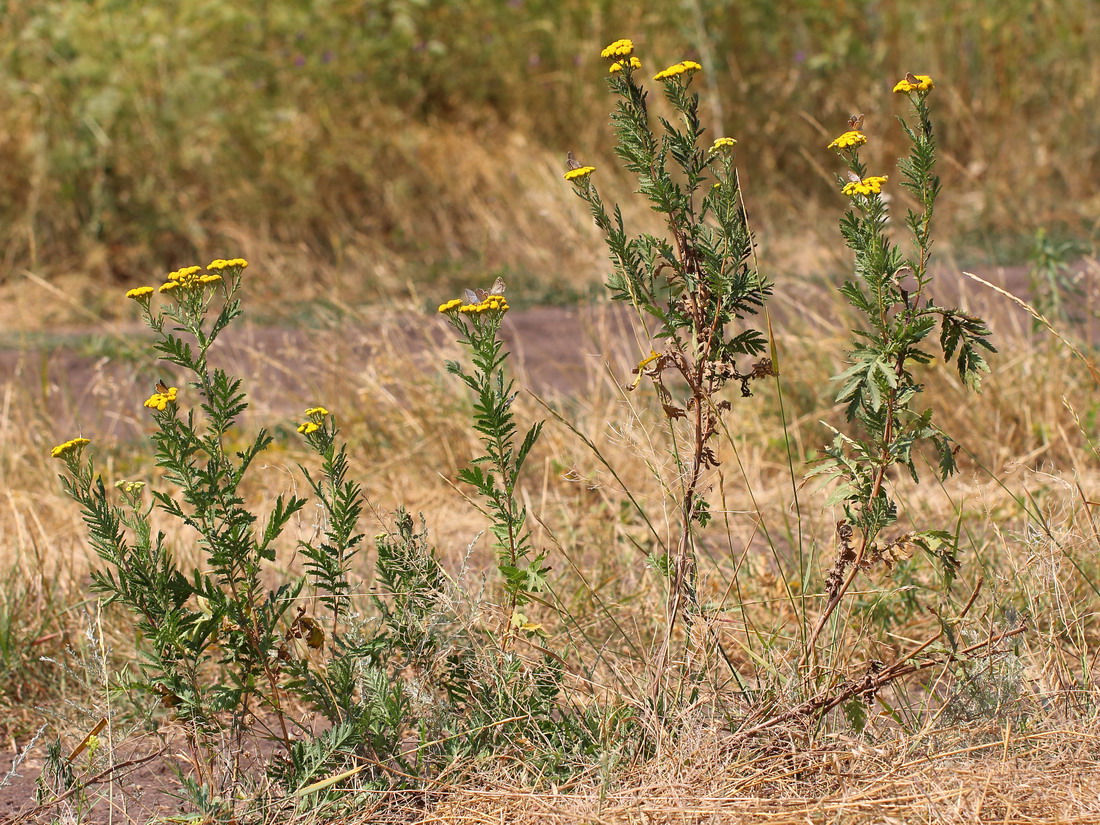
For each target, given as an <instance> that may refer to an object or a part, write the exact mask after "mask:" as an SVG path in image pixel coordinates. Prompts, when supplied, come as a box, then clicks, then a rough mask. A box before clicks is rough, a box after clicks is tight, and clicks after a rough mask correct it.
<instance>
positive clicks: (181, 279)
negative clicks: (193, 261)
mask: <svg viewBox="0 0 1100 825" xmlns="http://www.w3.org/2000/svg"><path fill="white" fill-rule="evenodd" d="M200 272H202V267H201V266H185V267H184V268H183V269H177V270H176V271H175V272H169V273H168V274H167V275H166V276H165V283H164V285H163V286H162V287H161V288H160V291H161V292H171V291H172V290H173V289H176V288H177V287H180V288H183V289H195V288H196V287H199V286H202V281H201V280H200V279H199V273H200ZM169 284H174V286H168V285H169ZM166 287H167V288H166Z"/></svg>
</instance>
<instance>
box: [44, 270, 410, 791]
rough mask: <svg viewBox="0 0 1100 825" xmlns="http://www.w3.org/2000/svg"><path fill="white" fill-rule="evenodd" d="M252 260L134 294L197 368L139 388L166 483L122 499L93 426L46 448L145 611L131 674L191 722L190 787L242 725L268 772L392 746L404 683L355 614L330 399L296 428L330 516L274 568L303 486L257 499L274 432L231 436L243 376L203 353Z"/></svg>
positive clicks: (352, 515) (349, 514) (228, 313)
mask: <svg viewBox="0 0 1100 825" xmlns="http://www.w3.org/2000/svg"><path fill="white" fill-rule="evenodd" d="M246 267H247V262H246V261H244V260H243V259H240V258H236V259H232V260H222V259H219V260H216V261H213V262H212V263H211V264H210V265H209V266H208V267H206V268H205V269H202V268H200V267H197V266H193V267H186V268H184V269H180V270H177V271H175V272H172V273H170V274H169V275H168V277H167V279H166V280H165V282H164V284H163V285H161V286H160V287H159V289H157V290H154V289H153V288H152V287H139V288H137V289H132V290H130V291H129V292H128V293H127V297H129V298H130V299H132V300H134V301H136V302H137V303H138V304H139V306H140V308H141V311H142V314H143V316H144V319H145V321H146V323H147V324H148V325H149V327H150V328H151V329H152V330H153V331H154V333H155V336H156V337H155V342H154V344H153V346H154V348H155V350H156V351H157V352H158V353H159V354H160V359H161V361H162V362H163V363H164V364H165V365H166V367H167V369H168V370H169V371H171V372H173V373H176V374H182V375H185V376H186V377H187V381H186V384H185V385H183V386H179V387H177V386H169V385H168V384H167V383H166V382H163V381H160V382H158V383H157V386H156V388H155V392H153V393H152V395H150V396H149V398H148V399H146V400H145V402H144V406H145V407H146V408H147V409H148V410H149V414H150V415H151V417H152V421H153V424H154V425H155V430H154V432H153V435H152V442H153V446H154V450H155V461H156V465H157V466H158V467H159V468H160V470H161V478H160V481H158V483H157V484H155V485H149V487H148V488H146V484H145V483H144V482H140V481H121V482H119V483H118V484H116V485H115V486H116V487H117V493H116V494H115V495H117V496H118V498H117V499H116V498H115V495H112V493H111V492H110V491H109V490H108V488H107V487H106V485H105V484H104V482H103V479H102V477H101V476H100V475H99V474H97V473H96V471H95V469H94V467H93V464H92V461H91V460H90V458H89V457H88V456H87V449H88V444H89V440H88V439H86V438H75V439H71V440H69V441H66V442H64V443H62V444H59V445H58V446H57V447H55V448H54V450H53V455H54V457H55V458H57V459H58V460H60V461H63V462H64V464H65V467H66V470H67V472H66V473H65V474H64V475H63V476H62V480H63V483H64V485H65V488H66V490H67V492H68V493H69V494H70V495H71V496H72V497H73V498H74V499H75V500H76V501H77V502H78V503H79V504H80V506H81V507H82V509H83V513H84V520H85V522H86V524H87V525H88V529H89V532H90V537H91V542H92V545H93V547H94V549H95V551H96V552H97V554H98V555H99V557H100V559H101V560H102V561H103V562H104V564H105V567H104V568H103V569H100V570H97V571H95V572H93V574H92V576H93V582H94V587H95V589H96V590H97V591H98V592H100V593H103V594H105V595H106V596H107V600H108V602H117V603H119V604H121V605H122V606H124V607H125V608H126V609H128V610H129V611H130V612H131V613H132V614H134V616H135V617H136V621H137V629H138V631H139V632H140V636H141V638H140V643H139V650H140V653H141V660H140V663H139V665H138V673H137V674H136V675H135V676H134V677H133V678H132V679H131V680H130V686H131V687H133V688H141V689H144V690H146V691H148V692H150V693H152V694H153V695H155V696H156V697H158V698H159V700H160V704H161V705H163V706H164V708H166V709H167V712H168V713H170V714H171V715H172V716H173V717H174V718H176V719H178V720H179V721H181V722H182V723H183V725H184V729H185V730H186V732H187V737H188V742H189V745H190V747H191V751H192V755H191V762H192V765H193V769H194V775H193V777H192V778H191V779H189V780H188V783H189V784H188V785H187V786H188V787H191V788H193V789H195V794H193V797H194V799H196V800H203V799H205V800H209V798H211V794H215V795H216V794H218V793H220V792H221V791H222V790H223V789H225V788H227V787H231V786H232V783H234V782H235V781H237V779H238V767H239V765H238V763H239V760H240V758H241V754H242V751H243V746H242V741H243V740H244V739H245V738H246V737H249V736H255V735H263V736H266V737H270V738H271V739H273V740H274V741H275V742H276V743H277V749H278V750H281V752H282V753H281V756H280V757H279V758H278V759H277V760H276V763H275V767H276V768H277V770H275V774H276V775H277V776H278V777H279V778H280V779H282V780H283V785H284V787H286V788H289V789H290V790H294V789H296V788H300V787H302V786H305V785H307V784H308V783H310V782H312V781H313V780H316V779H317V778H318V775H319V774H320V775H323V774H322V773H321V772H323V771H325V770H328V769H331V768H332V767H333V766H334V765H336V766H338V765H342V764H344V763H346V762H347V760H348V759H349V758H350V755H351V754H353V753H354V752H355V751H356V750H362V751H369V752H371V753H378V754H383V753H385V754H390V753H392V752H393V751H395V750H397V749H398V745H399V742H400V736H401V734H400V731H401V730H402V729H403V728H404V727H405V724H406V719H405V715H404V709H405V702H404V699H403V695H402V689H403V688H402V685H401V683H400V681H394V680H392V679H390V678H389V676H388V674H387V670H386V665H385V663H386V659H387V657H386V655H384V654H385V651H380V649H379V646H378V645H377V644H376V645H375V646H374V648H372V649H369V650H368V649H367V646H366V641H365V639H364V637H363V635H362V633H360V631H359V629H358V627H357V626H356V625H355V623H354V622H353V621H352V618H353V617H351V616H349V606H350V601H351V595H350V592H349V591H350V585H349V570H350V563H351V561H352V558H353V556H354V555H355V553H356V551H357V549H358V547H359V544H360V542H361V540H362V538H363V536H362V534H361V533H360V532H359V530H358V522H359V516H360V512H361V509H362V501H361V497H360V489H359V485H358V484H357V483H355V482H354V481H351V480H349V478H348V461H347V456H346V452H345V448H344V446H343V445H342V444H341V443H339V442H338V440H337V436H338V432H337V429H336V426H335V423H334V417H333V416H332V414H331V413H330V412H329V411H328V410H327V409H325V408H323V407H312V408H310V409H308V410H306V412H305V415H304V421H302V422H301V424H300V426H299V427H298V432H299V433H301V434H302V436H303V437H304V439H305V442H306V444H307V445H308V447H309V448H311V450H312V451H313V452H314V453H315V454H316V456H317V458H318V459H319V461H320V473H319V474H318V475H317V476H314V475H313V474H311V473H310V472H308V471H306V470H305V469H304V468H303V472H304V473H305V476H306V479H307V481H308V483H309V486H310V488H311V489H312V492H313V494H314V496H315V498H316V500H317V502H318V503H319V505H320V508H319V513H320V514H321V515H320V523H319V525H318V527H317V528H316V530H315V538H313V539H311V540H308V541H299V542H298V548H299V552H300V554H301V555H302V556H303V557H304V559H305V564H304V567H305V573H304V574H303V575H291V576H287V575H286V573H285V572H282V573H280V572H279V571H280V570H282V571H285V568H286V566H287V563H286V560H280V562H279V563H278V566H277V565H276V555H277V552H278V551H277V548H278V547H280V546H285V545H286V544H287V542H281V541H280V537H281V536H282V534H283V532H284V529H285V528H286V527H287V525H288V523H289V522H290V521H291V519H292V518H293V517H294V516H295V514H297V513H299V512H300V511H302V509H303V508H304V507H305V506H306V504H307V503H308V500H307V499H306V498H303V497H299V496H294V495H290V496H278V497H276V499H275V501H274V502H273V504H272V505H271V506H270V507H269V508H268V510H267V512H266V513H263V514H259V513H257V512H256V511H255V509H254V508H250V507H249V506H248V504H247V503H246V500H245V497H244V494H243V492H242V486H243V484H244V482H245V479H246V477H247V476H248V474H249V473H250V471H251V470H252V469H253V467H254V462H255V459H256V457H257V456H258V455H260V454H261V453H262V452H263V451H264V450H265V449H266V448H267V447H268V446H269V445H270V444H271V442H272V436H271V435H270V434H269V433H267V432H266V431H264V430H260V431H259V433H257V435H256V436H255V437H254V438H253V439H252V440H251V441H249V442H246V443H245V444H244V446H242V447H239V448H234V447H231V446H230V445H233V444H235V443H240V435H239V433H238V431H237V430H238V418H239V416H240V415H241V413H242V412H244V410H245V408H246V407H247V402H246V396H245V392H244V390H243V388H242V382H241V380H240V379H239V378H234V377H232V376H230V375H229V374H228V373H227V372H226V371H224V370H222V369H218V368H212V367H211V366H210V364H209V360H208V356H209V353H210V350H211V347H213V346H214V344H215V343H216V341H217V340H218V338H219V335H220V334H221V333H222V332H223V331H224V330H225V328H226V327H227V326H228V325H229V324H230V323H231V322H232V321H233V320H234V319H235V318H236V317H238V316H239V315H240V314H241V306H240V300H239V298H238V293H239V291H240V289H241V285H242V283H243V281H244V271H245V268H246ZM158 294H159V295H161V296H163V298H161V299H157V298H156V296H157V295H158ZM154 300H158V301H161V302H162V303H161V305H160V306H159V308H154V306H153V302H154ZM158 520H159V521H165V520H167V521H175V522H177V523H178V525H179V526H180V527H181V528H182V535H183V536H185V537H186V538H183V539H173V540H172V541H174V542H179V544H178V545H174V544H173V543H171V542H170V540H169V538H168V537H167V535H166V533H165V532H164V531H163V530H159V529H156V527H155V526H154V522H155V521H158ZM180 545H182V546H193V547H194V548H195V549H196V551H197V554H198V558H193V557H190V556H189V555H187V554H181V553H179V552H178V551H175V550H173V546H180ZM279 579H281V580H282V583H280V584H276V585H275V586H274V587H272V586H271V585H270V584H269V582H271V581H278V580H279ZM379 661H381V664H379ZM288 703H290V704H293V706H294V707H295V709H296V713H297V710H299V709H300V708H301V707H303V705H304V706H305V707H312V709H313V710H314V712H315V713H317V714H318V715H320V716H321V717H322V718H324V719H327V721H328V723H329V724H328V725H326V726H322V728H320V730H321V733H315V728H314V726H313V724H312V723H307V724H303V723H302V722H301V721H299V720H300V719H301V717H300V716H297V715H296V716H294V717H292V716H291V713H290V709H289V706H288ZM307 719H308V717H307ZM227 743H229V744H230V745H231V746H230V747H225V745H226V744H227ZM345 767H346V765H345Z"/></svg>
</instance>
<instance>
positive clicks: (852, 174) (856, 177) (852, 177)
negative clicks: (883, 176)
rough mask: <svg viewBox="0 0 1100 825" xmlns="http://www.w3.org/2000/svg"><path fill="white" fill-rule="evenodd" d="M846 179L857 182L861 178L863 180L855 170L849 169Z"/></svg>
mask: <svg viewBox="0 0 1100 825" xmlns="http://www.w3.org/2000/svg"><path fill="white" fill-rule="evenodd" d="M848 180H850V181H851V182H852V183H859V182H860V181H861V180H863V178H861V177H860V176H859V175H857V174H856V173H855V172H851V171H849V172H848Z"/></svg>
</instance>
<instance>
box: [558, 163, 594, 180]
mask: <svg viewBox="0 0 1100 825" xmlns="http://www.w3.org/2000/svg"><path fill="white" fill-rule="evenodd" d="M595 171H596V167H595V166H582V167H580V168H579V169H570V170H569V171H568V172H566V173H565V175H564V177H565V179H566V180H579V179H580V178H587V177H588V176H589V175H591V174H592V173H593V172H595Z"/></svg>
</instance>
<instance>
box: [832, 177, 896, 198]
mask: <svg viewBox="0 0 1100 825" xmlns="http://www.w3.org/2000/svg"><path fill="white" fill-rule="evenodd" d="M888 180H889V178H888V177H887V176H886V175H875V176H873V177H869V178H863V179H862V180H854V181H852V182H851V183H848V184H845V186H844V190H843V191H844V194H845V195H848V196H849V197H852V196H855V195H877V194H879V193H880V192H881V191H882V184H884V183H886V181H888Z"/></svg>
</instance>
